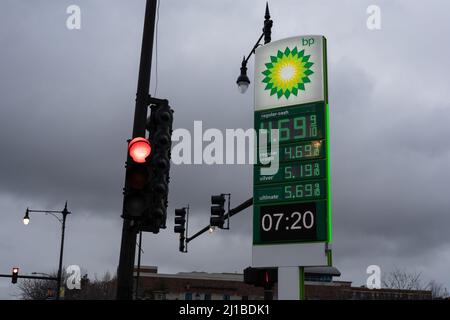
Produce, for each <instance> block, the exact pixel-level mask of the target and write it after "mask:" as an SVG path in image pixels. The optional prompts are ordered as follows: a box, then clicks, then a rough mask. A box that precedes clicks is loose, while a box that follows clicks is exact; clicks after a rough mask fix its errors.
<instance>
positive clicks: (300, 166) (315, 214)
mask: <svg viewBox="0 0 450 320" xmlns="http://www.w3.org/2000/svg"><path fill="white" fill-rule="evenodd" d="M326 116H327V105H326V104H325V102H323V101H320V102H315V103H308V104H303V105H295V106H288V107H281V108H276V109H268V110H261V111H256V112H255V127H256V128H258V129H266V130H269V132H270V130H271V129H278V141H279V142H278V149H276V148H275V144H273V139H274V136H271V134H268V135H267V136H266V137H264V136H261V137H259V138H258V139H263V138H265V139H266V141H264V142H263V141H259V140H258V141H257V151H258V153H257V159H258V161H257V165H255V166H254V172H253V179H254V181H253V183H254V189H253V201H254V202H253V203H254V230H255V231H256V230H257V232H254V233H253V243H254V244H268V243H283V242H286V243H291V242H318V241H328V235H329V233H328V232H327V231H328V228H329V227H328V220H329V217H328V210H329V208H328V203H329V179H328V175H329V172H328V168H329V166H328V158H327V148H326V147H327V140H328V139H327V133H328V128H327V127H326V124H327V119H326ZM261 145H263V146H265V147H262V146H261ZM263 151H264V152H263ZM277 159H278V160H277ZM268 161H270V162H269V163H268ZM274 162H275V163H276V162H278V167H276V166H275V169H274V170H275V172H273V173H271V174H267V172H263V171H262V169H263V168H266V169H268V168H269V166H270V167H271V168H273V166H274ZM278 219H279V220H278ZM269 226H270V228H269ZM277 226H278V227H277Z"/></svg>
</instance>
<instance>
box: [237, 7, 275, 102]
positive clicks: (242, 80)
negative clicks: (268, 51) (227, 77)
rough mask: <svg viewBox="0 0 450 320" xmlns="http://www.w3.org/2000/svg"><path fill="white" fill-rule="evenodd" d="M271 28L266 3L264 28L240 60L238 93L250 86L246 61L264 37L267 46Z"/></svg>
mask: <svg viewBox="0 0 450 320" xmlns="http://www.w3.org/2000/svg"><path fill="white" fill-rule="evenodd" d="M272 26H273V21H272V20H270V13H269V4H268V3H266V14H265V15H264V28H263V30H262V31H263V33H262V34H261V36H260V37H259V39H258V41H257V42H256V44H255V45H254V46H253V49H252V51H250V53H249V54H248V56H247V58H246V57H245V56H244V59H242V64H241V74H240V75H239V77H238V78H237V81H236V83H237V85H238V89H239V92H240V93H242V94H243V93H245V92H246V91H247V89H248V87H249V85H250V79H249V78H248V76H247V62H248V59H250V57H251V55H252V54H254V53H255V50H256V48H258V47H259V46H260V45H261V44H260V42H261V40H262V38H263V37H264V44H267V43H269V42H270V41H271V34H272Z"/></svg>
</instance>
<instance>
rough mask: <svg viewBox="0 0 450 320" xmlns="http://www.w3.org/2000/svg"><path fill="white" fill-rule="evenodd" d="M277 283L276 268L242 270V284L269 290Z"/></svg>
mask: <svg viewBox="0 0 450 320" xmlns="http://www.w3.org/2000/svg"><path fill="white" fill-rule="evenodd" d="M277 281H278V270H277V269H276V268H264V269H259V268H252V267H248V268H246V269H244V283H246V284H251V285H254V286H255V287H263V288H265V289H270V288H272V287H273V285H274V284H275V283H276V282H277Z"/></svg>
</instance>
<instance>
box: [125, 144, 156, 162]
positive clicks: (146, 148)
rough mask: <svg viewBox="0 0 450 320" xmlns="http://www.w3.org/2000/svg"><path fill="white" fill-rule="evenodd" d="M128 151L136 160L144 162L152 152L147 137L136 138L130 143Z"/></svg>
mask: <svg viewBox="0 0 450 320" xmlns="http://www.w3.org/2000/svg"><path fill="white" fill-rule="evenodd" d="M128 152H129V153H130V156H131V158H132V159H133V161H134V162H137V163H144V162H145V160H146V159H147V157H148V156H149V155H150V153H151V152H152V147H151V146H150V142H149V141H148V140H147V139H145V138H134V139H133V140H131V141H130V143H129V144H128Z"/></svg>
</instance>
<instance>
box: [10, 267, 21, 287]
mask: <svg viewBox="0 0 450 320" xmlns="http://www.w3.org/2000/svg"><path fill="white" fill-rule="evenodd" d="M18 277H19V268H17V267H14V268H12V275H11V283H17V278H18Z"/></svg>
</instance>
